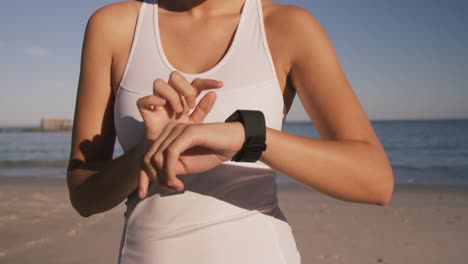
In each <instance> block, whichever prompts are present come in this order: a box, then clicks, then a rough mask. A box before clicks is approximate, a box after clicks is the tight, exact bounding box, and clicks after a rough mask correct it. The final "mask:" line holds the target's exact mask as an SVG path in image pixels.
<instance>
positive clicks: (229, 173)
mask: <svg viewBox="0 0 468 264" xmlns="http://www.w3.org/2000/svg"><path fill="white" fill-rule="evenodd" d="M176 70H177V71H179V70H178V69H175V68H174V66H172V65H171V63H170V62H169V60H168V59H167V57H166V55H165V54H164V50H163V48H162V44H161V38H160V34H159V24H158V4H157V0H145V1H144V2H143V3H142V5H141V8H140V11H139V15H138V20H137V24H136V28H135V33H134V36H133V42H132V46H131V50H130V55H129V58H128V61H127V64H126V66H125V70H124V73H123V76H122V80H121V83H120V85H119V88H118V91H117V93H116V98H115V104H114V123H115V130H116V135H117V139H118V141H119V143H120V145H121V146H122V149H123V151H124V152H127V151H129V150H130V149H131V148H132V147H133V146H135V145H136V144H137V143H138V142H139V140H140V139H141V137H142V136H143V134H144V123H143V119H142V117H141V115H140V113H139V111H138V108H137V106H136V101H137V100H138V98H140V97H143V96H147V95H150V94H152V93H153V81H154V80H155V79H157V78H161V79H163V80H165V81H168V78H169V74H170V73H171V72H172V71H176ZM179 72H181V71H179ZM181 73H182V74H183V75H184V76H185V77H186V79H187V80H188V81H189V82H191V81H192V80H193V79H195V78H198V77H199V78H211V79H216V80H221V81H223V87H221V88H218V89H212V90H213V91H214V92H216V94H217V99H216V102H215V105H214V106H213V108H212V110H211V112H210V113H209V114H208V115H207V116H206V118H205V120H204V123H211V122H224V120H225V119H226V118H227V117H228V116H229V115H230V114H231V113H233V112H234V111H235V110H236V109H252V110H260V111H262V112H263V113H264V115H265V121H266V126H267V127H270V128H273V129H276V130H280V131H281V130H282V129H283V124H284V119H285V108H284V102H283V95H282V92H281V89H280V85H279V83H278V79H277V76H276V71H275V68H274V65H273V60H272V57H271V54H270V50H269V48H268V43H267V39H266V35H265V28H264V24H263V13H262V6H261V0H246V1H245V4H244V6H243V8H242V13H241V16H240V20H239V24H238V26H237V29H236V32H235V35H234V39H233V41H232V44H231V46H230V47H229V49H228V51H227V53H226V54H225V56H224V57H223V58H222V59H221V60H220V61H219V62H218V63H217V64H216V65H215V66H214V67H212V68H211V69H209V70H207V71H205V72H202V73H198V74H188V73H184V72H181ZM208 91H210V90H206V91H202V92H201V94H200V95H199V96H198V97H197V100H196V102H197V104H198V102H199V100H200V99H201V98H202V97H203V96H204V95H205V93H206V92H208ZM191 111H193V109H192V110H191ZM215 172H216V173H215ZM220 174H221V175H220ZM178 177H179V179H181V180H182V181H183V182H184V185H185V189H186V190H191V191H195V192H198V193H202V194H206V195H211V196H213V197H216V198H218V199H222V200H224V201H227V202H230V203H232V204H235V205H237V206H241V207H243V208H246V209H258V210H259V211H262V210H263V212H265V213H266V214H270V215H273V216H275V217H277V218H279V219H282V220H285V218H284V216H283V215H282V213H281V211H280V210H279V208H278V207H277V204H276V203H277V198H276V181H275V179H276V174H275V171H274V170H273V169H272V168H270V167H269V166H268V165H266V164H264V163H262V162H260V161H257V162H255V163H251V162H233V161H225V162H223V163H222V164H221V165H219V166H218V167H217V168H215V169H213V170H211V171H208V172H206V173H198V174H185V175H178ZM151 188H153V189H151ZM151 191H153V192H158V193H159V192H163V191H164V189H162V188H158V186H155V184H153V185H152V187H150V190H149V192H151ZM253 193H255V194H253ZM255 196H258V197H255ZM247 198H248V199H247ZM131 200H135V203H136V202H137V201H136V200H138V198H137V197H136V190H135V192H134V193H132V195H131V196H129V197H128V200H127V205H128V204H129V202H130V201H131ZM262 208H263V209H262ZM128 213H130V212H127V214H128Z"/></svg>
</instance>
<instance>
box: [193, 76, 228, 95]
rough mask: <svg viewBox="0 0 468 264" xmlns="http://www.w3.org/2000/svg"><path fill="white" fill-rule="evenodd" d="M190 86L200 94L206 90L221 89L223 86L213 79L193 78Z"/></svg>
mask: <svg viewBox="0 0 468 264" xmlns="http://www.w3.org/2000/svg"><path fill="white" fill-rule="evenodd" d="M191 85H192V86H193V87H195V88H196V89H197V90H198V92H201V91H204V90H208V89H216V88H221V87H222V86H223V82H222V81H219V80H213V79H203V78H195V79H194V80H193V81H192V82H191Z"/></svg>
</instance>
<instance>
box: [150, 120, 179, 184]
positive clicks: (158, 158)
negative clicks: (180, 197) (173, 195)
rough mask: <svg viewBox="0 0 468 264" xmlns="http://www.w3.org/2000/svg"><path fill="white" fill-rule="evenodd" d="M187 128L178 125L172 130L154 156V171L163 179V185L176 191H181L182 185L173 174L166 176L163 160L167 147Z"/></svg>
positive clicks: (166, 153)
mask: <svg viewBox="0 0 468 264" xmlns="http://www.w3.org/2000/svg"><path fill="white" fill-rule="evenodd" d="M186 127H187V126H186V125H182V124H179V125H177V126H176V127H174V129H173V130H172V131H171V134H170V135H169V136H168V137H167V138H166V139H165V140H164V142H162V143H161V145H160V147H159V148H158V151H157V152H156V154H155V159H154V160H155V163H156V170H157V171H158V173H159V174H158V175H160V176H161V178H163V179H164V181H165V184H166V185H167V186H168V187H171V188H174V189H176V190H181V189H182V188H183V183H182V181H180V180H179V179H178V178H177V177H176V175H175V174H172V175H171V176H170V177H169V175H168V174H166V168H165V166H164V165H165V160H166V158H167V157H166V156H167V155H168V152H167V147H168V146H169V145H170V144H171V143H172V141H174V140H175V139H177V137H178V136H179V135H180V134H181V133H183V131H184V130H185V128H186Z"/></svg>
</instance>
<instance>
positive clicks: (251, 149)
mask: <svg viewBox="0 0 468 264" xmlns="http://www.w3.org/2000/svg"><path fill="white" fill-rule="evenodd" d="M235 121H240V122H241V123H242V125H243V126H244V131H245V141H244V145H243V146H242V148H241V149H240V150H239V152H237V153H236V155H234V157H233V158H232V159H231V161H237V162H256V161H257V160H258V159H259V158H260V156H261V155H262V152H263V151H264V150H266V144H265V140H266V124H265V116H264V115H263V113H262V112H261V111H259V110H241V109H239V110H236V111H235V112H234V113H232V114H231V115H230V116H229V117H228V118H227V119H226V121H225V122H235Z"/></svg>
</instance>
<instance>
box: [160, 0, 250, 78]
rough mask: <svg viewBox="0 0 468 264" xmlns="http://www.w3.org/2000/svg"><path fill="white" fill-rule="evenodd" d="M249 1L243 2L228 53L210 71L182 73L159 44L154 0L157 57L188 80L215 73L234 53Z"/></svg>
mask: <svg viewBox="0 0 468 264" xmlns="http://www.w3.org/2000/svg"><path fill="white" fill-rule="evenodd" d="M249 3H250V0H245V1H244V4H243V7H242V12H241V15H240V18H239V22H238V24H237V27H236V30H235V32H234V39H233V40H232V43H231V45H230V46H229V48H228V51H227V52H226V53H225V55H224V56H223V57H222V58H221V60H220V61H218V63H216V65H214V66H213V67H211V68H210V69H208V70H206V71H203V72H200V73H186V72H183V71H181V70H179V69H177V68H175V67H174V66H173V65H172V64H171V63H170V62H169V59H168V58H167V57H166V54H165V53H164V49H163V47H162V42H161V36H160V32H159V15H158V0H156V2H155V5H154V6H153V28H154V36H155V40H156V46H157V50H158V52H159V55H160V56H161V59H162V60H163V62H164V64H165V65H166V66H167V67H168V68H169V69H170V70H171V71H178V72H180V73H181V74H183V75H185V76H187V77H190V78H197V77H201V76H206V75H209V74H211V73H213V72H215V71H217V70H218V69H219V68H221V67H222V66H223V65H224V64H225V63H226V62H227V61H228V60H229V58H230V57H231V55H232V53H233V52H234V51H235V49H236V47H237V43H238V42H239V38H240V35H241V33H242V31H243V28H244V26H243V25H244V24H245V22H244V21H245V19H246V18H245V17H246V10H247V9H248V7H249Z"/></svg>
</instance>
